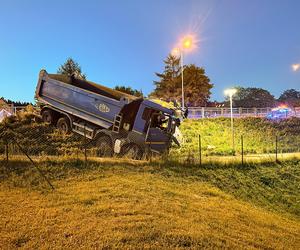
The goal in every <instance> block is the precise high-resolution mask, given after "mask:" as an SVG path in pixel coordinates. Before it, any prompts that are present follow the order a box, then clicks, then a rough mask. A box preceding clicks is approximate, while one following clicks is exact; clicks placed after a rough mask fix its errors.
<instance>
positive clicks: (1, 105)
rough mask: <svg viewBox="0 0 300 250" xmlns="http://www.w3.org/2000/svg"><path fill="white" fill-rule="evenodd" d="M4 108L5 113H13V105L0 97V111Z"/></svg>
mask: <svg viewBox="0 0 300 250" xmlns="http://www.w3.org/2000/svg"><path fill="white" fill-rule="evenodd" d="M2 110H5V111H6V112H5V113H7V112H8V113H10V114H12V113H13V106H12V105H10V104H8V103H7V102H6V101H4V100H3V99H2V98H0V111H2Z"/></svg>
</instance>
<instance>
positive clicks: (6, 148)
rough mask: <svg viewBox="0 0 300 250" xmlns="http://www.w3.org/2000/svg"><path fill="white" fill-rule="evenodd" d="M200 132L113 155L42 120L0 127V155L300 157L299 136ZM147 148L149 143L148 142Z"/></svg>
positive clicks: (99, 142)
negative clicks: (154, 150)
mask: <svg viewBox="0 0 300 250" xmlns="http://www.w3.org/2000/svg"><path fill="white" fill-rule="evenodd" d="M216 137H217V136H216V135H210V134H209V133H208V134H200V133H199V132H197V131H192V132H191V133H189V134H186V135H185V137H184V140H183V143H182V145H181V147H176V146H173V147H172V148H171V149H170V151H169V152H168V154H164V155H162V156H159V157H158V156H154V155H152V154H151V151H150V150H148V151H146V152H145V151H142V150H141V149H139V148H134V147H127V148H125V149H124V150H122V151H121V152H120V154H118V155H116V154H114V152H113V150H114V149H113V145H112V142H111V141H110V138H109V137H107V136H105V135H102V136H99V137H97V138H95V139H93V140H90V139H87V138H86V137H84V136H81V135H78V134H74V133H70V134H65V133H62V132H61V131H59V130H58V129H56V128H54V127H52V126H49V125H45V124H43V123H34V124H32V123H28V124H26V123H25V124H23V125H22V126H18V127H13V126H9V127H2V129H1V130H0V157H1V155H2V159H5V160H6V161H9V159H11V158H15V157H20V156H22V157H27V158H28V160H34V159H36V158H38V159H42V158H46V157H73V158H78V159H83V160H85V161H87V160H89V159H95V158H98V157H110V158H112V157H118V158H121V157H122V158H130V159H132V158H133V159H141V160H154V159H155V158H157V159H159V160H165V161H172V162H179V163H189V164H202V163H204V162H211V161H221V162H231V161H238V162H240V163H243V164H244V163H245V162H247V161H252V160H267V161H274V162H278V161H279V160H280V159H284V158H287V157H299V156H300V153H298V152H300V135H297V136H287V135H283V136H278V135H277V136H276V135H268V134H267V133H266V135H265V136H264V137H263V138H262V137H261V136H260V137H258V136H256V135H255V134H253V133H251V132H249V133H248V134H242V135H241V134H239V135H238V134H237V135H235V137H234V141H233V140H232V136H231V134H222V135H219V136H218V138H216ZM148 146H150V147H151V145H148Z"/></svg>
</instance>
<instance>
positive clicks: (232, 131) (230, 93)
mask: <svg viewBox="0 0 300 250" xmlns="http://www.w3.org/2000/svg"><path fill="white" fill-rule="evenodd" d="M236 91H237V90H236V89H226V90H225V91H224V94H225V95H226V96H229V101H230V120H231V133H232V151H233V153H234V148H235V147H234V127H233V110H232V96H233V95H234V94H235V93H236Z"/></svg>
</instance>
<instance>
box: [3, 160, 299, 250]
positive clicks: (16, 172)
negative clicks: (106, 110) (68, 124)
mask: <svg viewBox="0 0 300 250" xmlns="http://www.w3.org/2000/svg"><path fill="white" fill-rule="evenodd" d="M39 166H40V167H41V169H42V170H43V171H44V172H45V173H46V174H47V176H48V177H49V178H50V179H51V182H52V183H53V185H54V186H55V190H54V191H51V189H49V187H48V186H47V184H46V183H45V182H44V181H43V179H41V178H40V176H39V175H38V173H37V172H36V170H35V169H34V168H33V167H32V166H31V165H30V164H29V162H28V161H26V160H24V159H21V158H19V159H16V160H11V162H10V164H9V166H8V167H7V166H5V165H4V164H3V163H2V165H1V167H0V181H1V184H0V214H1V216H0V232H1V236H0V246H1V247H0V248H3V249H14V248H18V247H22V248H24V249H37V248H39V249H40V248H44V249H49V248H51V249H71V248H79V247H80V248H127V249H130V248H133V249H137V248H139V249H140V248H153V249H159V248H162V249H166V248H169V249H174V248H201V247H203V248H228V249H232V248H246V249H254V248H263V249H299V248H300V197H299V180H300V161H297V160H293V161H285V162H283V163H282V164H281V165H277V164H274V163H253V164H248V165H246V166H241V165H239V164H217V163H215V164H211V163H210V164H209V163H207V164H205V165H203V166H202V167H201V168H200V167H199V166H191V165H180V164H178V163H174V162H173V163H172V162H169V163H160V162H153V163H148V162H135V161H126V160H104V159H103V160H98V161H90V162H88V164H87V165H86V166H84V162H82V161H80V160H79V161H78V160H72V159H68V158H59V159H56V160H55V159H51V160H50V159H48V160H43V161H40V162H39Z"/></svg>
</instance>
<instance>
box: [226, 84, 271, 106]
mask: <svg viewBox="0 0 300 250" xmlns="http://www.w3.org/2000/svg"><path fill="white" fill-rule="evenodd" d="M236 89H237V93H236V94H235V95H234V96H233V97H232V99H233V102H234V106H236V107H242V108H254V107H257V108H265V107H273V106H274V105H275V98H274V96H273V95H271V94H270V92H269V91H267V90H265V89H261V88H243V87H236Z"/></svg>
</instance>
